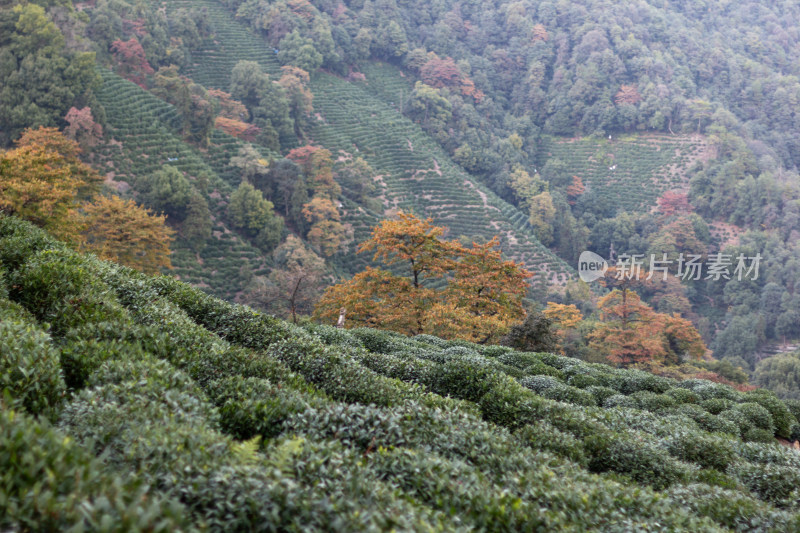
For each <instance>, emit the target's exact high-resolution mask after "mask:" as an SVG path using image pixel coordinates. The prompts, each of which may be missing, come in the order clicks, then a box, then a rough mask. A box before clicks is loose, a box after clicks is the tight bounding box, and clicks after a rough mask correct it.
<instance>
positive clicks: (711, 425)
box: [677, 404, 740, 435]
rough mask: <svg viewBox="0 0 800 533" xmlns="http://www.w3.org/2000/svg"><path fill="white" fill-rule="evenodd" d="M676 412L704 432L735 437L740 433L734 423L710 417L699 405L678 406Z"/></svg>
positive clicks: (713, 416)
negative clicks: (689, 419)
mask: <svg viewBox="0 0 800 533" xmlns="http://www.w3.org/2000/svg"><path fill="white" fill-rule="evenodd" d="M677 412H678V413H679V414H682V415H685V416H687V417H689V418H691V419H692V420H694V421H695V422H697V424H698V425H699V426H700V427H701V428H702V429H704V430H706V431H710V432H719V433H729V434H731V435H737V434H738V433H739V432H740V428H739V426H738V424H736V423H735V422H732V421H731V420H728V419H726V418H722V417H718V416H715V415H712V414H711V413H709V412H708V411H706V410H705V409H703V408H702V407H700V406H699V405H695V404H682V405H680V406H678V409H677Z"/></svg>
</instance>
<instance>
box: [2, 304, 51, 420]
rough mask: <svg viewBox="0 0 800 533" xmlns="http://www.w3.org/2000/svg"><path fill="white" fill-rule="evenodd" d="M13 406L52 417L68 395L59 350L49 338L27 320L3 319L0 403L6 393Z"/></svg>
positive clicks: (34, 413)
mask: <svg viewBox="0 0 800 533" xmlns="http://www.w3.org/2000/svg"><path fill="white" fill-rule="evenodd" d="M4 391H7V392H8V394H9V395H10V398H11V406H12V407H13V406H17V407H22V408H24V409H25V410H27V411H28V412H29V413H31V414H33V415H39V414H44V415H52V414H54V412H55V408H56V406H57V405H58V404H59V403H60V402H61V400H62V399H63V396H64V394H65V386H64V380H63V378H62V376H61V366H60V361H59V354H58V350H56V349H55V348H54V347H53V346H52V344H51V342H50V336H49V335H48V334H47V333H45V332H44V331H42V330H41V328H39V327H38V326H36V325H35V324H32V323H30V322H28V321H25V320H19V319H16V320H15V319H13V318H8V317H7V316H6V317H0V404H2V396H3V392H4Z"/></svg>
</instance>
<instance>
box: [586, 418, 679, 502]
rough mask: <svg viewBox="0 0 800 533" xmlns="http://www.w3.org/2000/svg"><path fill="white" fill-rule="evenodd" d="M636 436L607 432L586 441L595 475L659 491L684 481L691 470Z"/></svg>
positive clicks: (589, 437)
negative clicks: (620, 478)
mask: <svg viewBox="0 0 800 533" xmlns="http://www.w3.org/2000/svg"><path fill="white" fill-rule="evenodd" d="M634 435H635V434H633V433H632V434H626V433H613V432H605V433H601V434H596V435H590V436H588V437H587V438H586V439H584V441H583V446H584V449H585V451H586V454H587V455H588V456H589V469H590V470H591V471H593V472H607V471H612V472H617V473H619V474H625V475H628V476H630V477H631V478H632V479H634V480H636V481H637V482H638V483H643V484H648V485H652V486H653V488H655V489H657V490H661V489H664V488H666V487H669V486H670V485H672V484H673V483H677V482H680V481H683V480H685V479H686V478H687V476H688V469H687V468H686V467H685V466H683V465H681V464H680V463H678V462H677V461H675V459H673V458H672V457H670V456H669V455H668V454H667V453H666V451H664V450H661V449H659V448H656V447H655V446H652V445H650V444H648V443H647V442H645V441H643V440H640V439H637V438H636V437H635V436H634Z"/></svg>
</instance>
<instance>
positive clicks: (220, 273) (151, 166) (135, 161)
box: [92, 69, 275, 300]
mask: <svg viewBox="0 0 800 533" xmlns="http://www.w3.org/2000/svg"><path fill="white" fill-rule="evenodd" d="M98 71H99V73H100V75H101V76H102V78H103V85H102V87H101V88H100V89H99V90H98V92H97V97H98V100H100V102H101V103H102V104H104V106H105V108H106V109H107V110H108V111H107V115H108V116H107V121H108V124H107V134H108V135H107V137H108V138H109V139H110V140H109V141H107V142H106V143H105V144H103V145H100V146H97V147H94V148H93V150H92V153H93V157H95V161H94V164H95V166H96V167H97V168H100V169H103V170H104V171H105V172H106V176H107V181H109V183H110V184H111V185H112V187H113V188H114V189H116V190H118V191H119V192H120V193H121V194H125V193H127V192H128V190H129V187H128V186H133V187H135V185H136V181H137V179H139V178H141V177H142V176H147V175H149V174H152V173H153V172H155V171H157V170H159V169H161V168H162V167H163V166H164V165H171V166H173V167H175V168H177V169H178V170H180V171H181V172H183V173H184V174H185V175H186V176H187V177H188V178H189V179H190V180H191V181H192V183H193V185H194V186H195V187H196V188H198V189H203V190H201V191H200V192H201V193H202V194H203V195H204V196H205V197H206V199H207V200H208V202H209V208H210V211H211V215H212V217H213V219H214V220H213V222H214V226H213V236H214V238H213V239H210V240H209V241H208V242H207V243H206V245H205V246H203V247H201V248H200V249H197V250H196V249H194V248H192V247H191V246H189V245H188V244H187V243H186V242H184V241H182V240H180V239H179V240H177V241H176V243H175V246H174V253H173V255H172V264H173V266H174V267H175V269H174V271H173V273H174V274H175V275H177V276H180V278H181V279H182V280H184V281H186V282H188V283H192V284H194V285H199V286H202V287H204V288H207V289H208V290H209V291H210V292H211V293H213V294H215V295H217V296H219V297H221V298H226V299H231V300H232V299H233V298H234V297H235V295H236V293H237V292H238V291H240V290H242V289H243V287H244V284H245V283H246V281H245V277H246V275H247V272H246V270H247V269H249V270H250V271H251V272H253V273H255V274H263V273H265V270H264V269H265V267H266V266H268V261H270V260H269V259H265V258H264V254H263V253H262V252H261V251H259V250H258V249H256V248H255V247H253V246H252V245H250V244H249V243H248V242H246V241H245V240H243V239H242V238H240V237H239V236H238V235H237V234H236V233H234V232H232V231H231V230H230V229H229V228H228V226H227V224H226V214H225V212H226V205H227V200H228V198H229V196H230V194H231V193H232V192H233V191H234V190H235V188H236V187H237V186H238V185H239V182H240V180H241V176H240V171H239V169H237V168H235V167H233V166H231V165H230V164H229V162H230V159H231V157H233V156H236V155H237V153H238V151H239V148H240V147H242V146H243V145H244V143H243V142H242V141H240V140H238V139H236V138H234V137H231V136H229V135H227V134H225V133H223V132H221V131H219V130H215V131H214V133H213V134H212V136H211V143H210V145H209V147H208V148H207V149H205V150H202V151H201V150H200V149H198V148H197V147H195V146H192V145H190V144H188V143H186V142H184V141H183V139H182V138H181V135H180V133H179V129H180V126H181V118H180V115H179V113H178V111H177V110H176V109H175V108H174V107H173V106H172V105H170V104H168V103H166V102H164V101H163V100H160V99H158V98H156V97H155V96H153V95H152V94H151V93H149V92H147V91H145V90H143V89H142V88H140V87H139V86H138V85H136V84H134V83H131V82H129V81H127V80H125V79H123V78H121V77H120V76H117V75H116V74H114V73H112V72H110V71H108V70H106V69H99V70H98ZM257 149H258V150H259V151H260V152H261V153H262V154H263V155H264V157H265V158H268V159H269V158H270V157H273V156H274V155H275V154H272V153H270V152H269V151H268V150H266V149H264V148H262V147H258V148H257ZM202 180H205V181H206V184H203V185H201V183H202ZM243 265H245V266H246V268H243Z"/></svg>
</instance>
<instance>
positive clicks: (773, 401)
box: [747, 389, 797, 439]
mask: <svg viewBox="0 0 800 533" xmlns="http://www.w3.org/2000/svg"><path fill="white" fill-rule="evenodd" d="M747 399H748V400H750V401H752V402H755V403H757V404H758V405H760V406H761V407H763V408H764V409H766V410H767V411H769V414H770V416H771V418H772V422H773V424H774V425H775V435H776V436H777V437H783V438H784V439H785V438H788V437H789V434H790V432H791V426H792V424H796V423H797V420H796V419H795V417H794V415H792V413H791V411H789V408H788V407H786V405H785V404H784V403H783V402H782V401H780V400H779V399H778V398H777V397H776V396H775V394H774V393H772V392H770V391H767V390H765V389H756V390H754V391H752V392H750V393H748V395H747ZM763 429H769V428H768V427H764V428H763Z"/></svg>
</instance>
